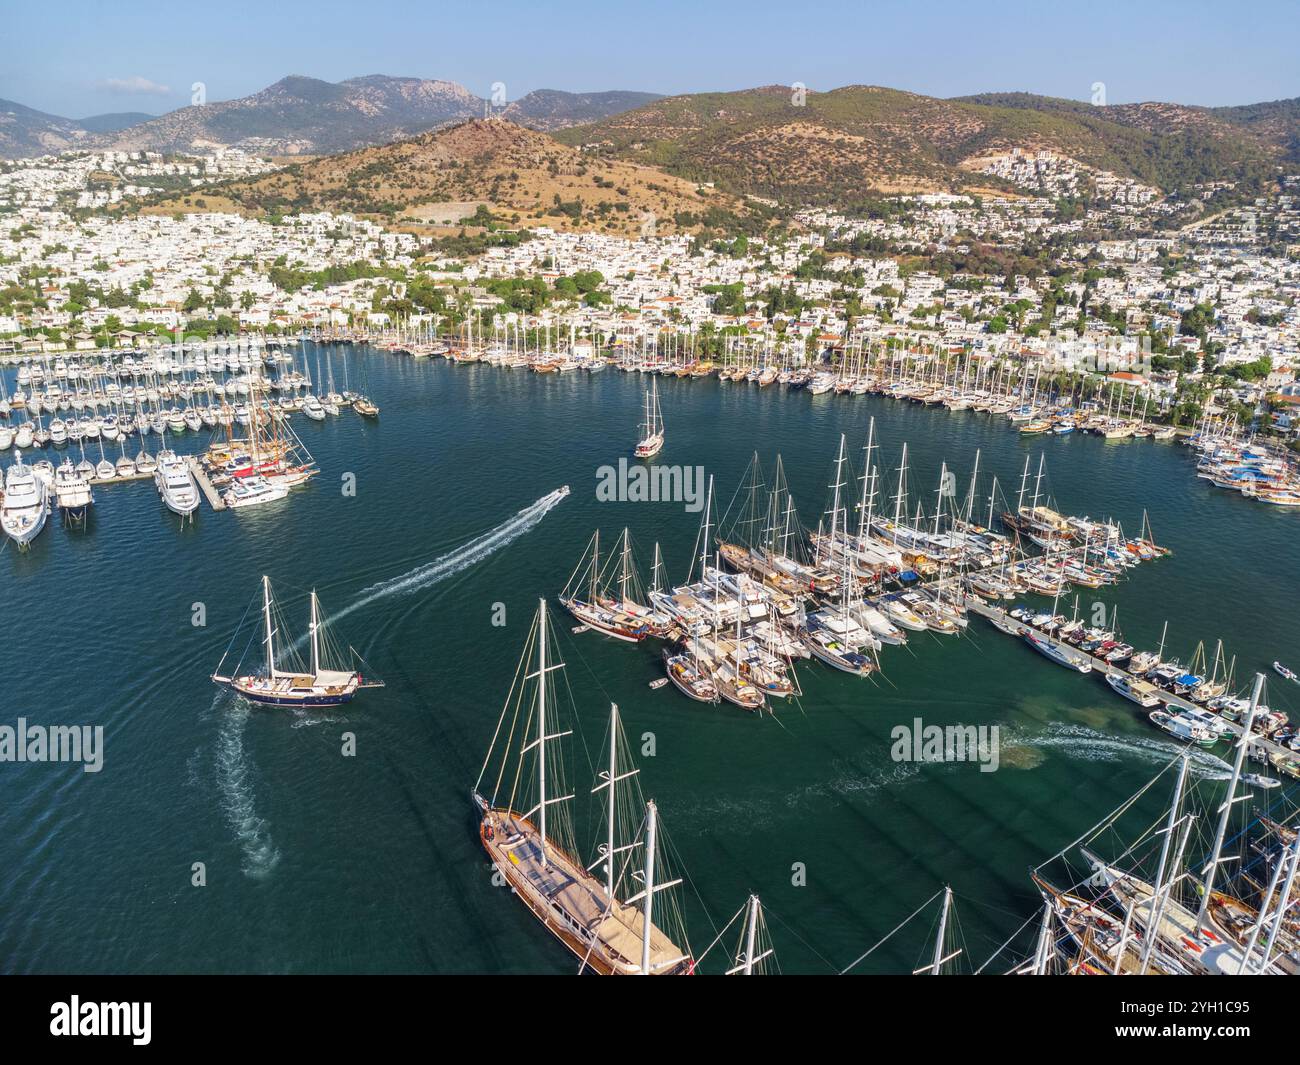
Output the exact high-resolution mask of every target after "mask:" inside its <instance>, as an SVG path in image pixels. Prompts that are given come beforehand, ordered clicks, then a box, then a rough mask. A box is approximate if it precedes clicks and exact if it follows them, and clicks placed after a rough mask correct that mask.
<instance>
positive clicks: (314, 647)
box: [311, 588, 320, 677]
mask: <svg viewBox="0 0 1300 1065" xmlns="http://www.w3.org/2000/svg"><path fill="white" fill-rule="evenodd" d="M319 610H320V608H319V606H318V605H317V603H316V589H315V588H313V589H312V590H311V675H312V676H313V677H315V676H316V675H317V674H318V673H320V621H319V620H318V616H319Z"/></svg>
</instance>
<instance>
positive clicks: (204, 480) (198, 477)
mask: <svg viewBox="0 0 1300 1065" xmlns="http://www.w3.org/2000/svg"><path fill="white" fill-rule="evenodd" d="M185 465H186V466H188V467H189V468H190V473H192V474H193V475H194V483H195V484H197V485H198V486H199V491H200V492H202V493H203V496H204V498H205V499H207V501H208V505H209V506H211V507H212V509H213V510H225V509H226V501H225V500H224V499H222V498H221V493H220V492H218V491H217V488H216V485H214V484H213V483H212V479H211V478H210V477H209V476H208V471H207V470H206V469H204V467H203V464H202V463H201V462H199V460H198V459H196V458H195V457H194V456H193V455H186V456H185Z"/></svg>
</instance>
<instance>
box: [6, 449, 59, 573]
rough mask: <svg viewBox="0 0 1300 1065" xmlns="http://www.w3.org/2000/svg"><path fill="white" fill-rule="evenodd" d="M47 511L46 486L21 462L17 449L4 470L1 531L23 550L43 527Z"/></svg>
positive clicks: (21, 458) (47, 497)
mask: <svg viewBox="0 0 1300 1065" xmlns="http://www.w3.org/2000/svg"><path fill="white" fill-rule="evenodd" d="M49 513H50V495H49V489H48V488H47V487H46V484H45V482H44V481H42V480H41V479H40V478H39V477H37V476H36V471H35V470H33V469H32V468H31V467H30V466H26V465H24V464H23V456H22V453H21V452H20V453H18V455H17V458H16V459H15V461H14V464H13V465H12V466H10V467H9V469H8V471H7V472H6V473H5V497H4V504H3V505H2V506H0V526H2V527H3V528H4V531H5V535H7V536H9V537H10V538H11V539H12V540H13V541H14V543H16V544H17V545H18V548H19V550H25V549H26V548H27V547H28V546H29V545H30V544H31V542H32V540H34V539H35V538H36V535H37V533H39V532H40V531H41V530H42V529H43V528H45V519H46V517H47V516H48V515H49Z"/></svg>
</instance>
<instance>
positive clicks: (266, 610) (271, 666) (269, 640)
mask: <svg viewBox="0 0 1300 1065" xmlns="http://www.w3.org/2000/svg"><path fill="white" fill-rule="evenodd" d="M262 619H263V621H264V622H265V625H266V638H265V643H266V673H267V676H269V677H274V676H275V634H274V632H273V631H272V628H271V578H270V577H268V576H266V575H265V574H263V575H262Z"/></svg>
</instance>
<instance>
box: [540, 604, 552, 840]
mask: <svg viewBox="0 0 1300 1065" xmlns="http://www.w3.org/2000/svg"><path fill="white" fill-rule="evenodd" d="M537 792H538V799H539V800H540V802H541V805H540V806H539V807H538V810H539V814H540V816H539V819H538V829H539V832H540V835H541V843H542V864H543V865H550V860H549V859H548V858H547V856H546V600H545V599H542V600H541V601H540V605H539V606H538V608H537Z"/></svg>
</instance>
